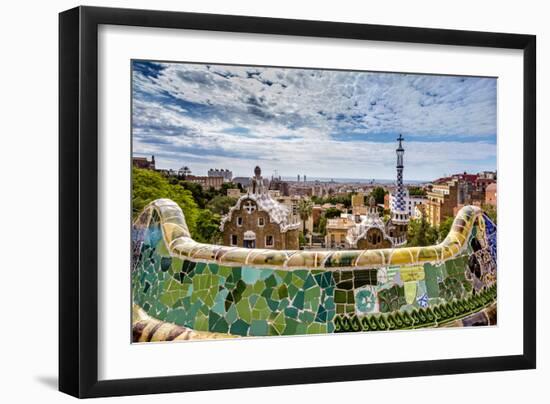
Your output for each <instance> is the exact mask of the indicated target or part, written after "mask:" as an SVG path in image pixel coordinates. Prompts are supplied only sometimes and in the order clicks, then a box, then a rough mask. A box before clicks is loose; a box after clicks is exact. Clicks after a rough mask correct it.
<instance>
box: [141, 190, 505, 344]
mask: <svg viewBox="0 0 550 404" xmlns="http://www.w3.org/2000/svg"><path fill="white" fill-rule="evenodd" d="M132 243H133V249H132V251H133V263H132V296H133V303H134V322H133V323H134V341H135V342H148V341H159V340H170V339H176V337H174V335H175V334H177V335H178V336H179V335H181V337H180V338H179V339H208V338H220V337H221V336H228V337H231V336H276V335H300V334H325V333H334V332H346V331H372V330H376V331H380V330H392V329H402V328H409V329H410V328H423V327H436V326H470V325H482V324H484V325H490V324H495V323H496V305H495V302H496V226H495V225H494V224H493V223H492V222H491V221H490V220H489V218H488V217H487V216H485V215H483V214H482V213H481V211H480V210H479V209H478V208H475V207H471V206H467V207H464V208H463V209H462V210H461V211H460V212H459V213H458V215H457V217H456V219H455V221H454V223H453V226H452V229H451V231H450V233H449V235H448V236H447V238H446V239H445V240H444V241H443V242H442V243H441V244H438V245H434V246H429V247H413V248H398V249H385V250H384V249H381V250H352V251H288V250H284V251H277V250H263V249H245V248H239V247H233V248H232V247H224V246H217V245H209V244H200V243H197V242H195V241H194V240H192V239H191V237H190V234H189V231H188V229H187V226H186V224H185V218H184V217H183V213H182V212H181V209H180V208H179V207H178V206H177V205H176V204H175V203H173V202H172V201H170V200H166V199H161V200H157V201H154V202H153V203H151V204H150V205H148V206H147V207H146V208H145V210H144V212H143V213H142V214H141V215H140V216H139V217H138V219H137V220H136V222H135V223H134V227H133V231H132ZM178 333H179V334H178ZM193 333H194V334H193ZM185 336H188V337H187V338H186V337H185Z"/></svg>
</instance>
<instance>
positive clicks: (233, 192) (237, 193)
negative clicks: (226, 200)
mask: <svg viewBox="0 0 550 404" xmlns="http://www.w3.org/2000/svg"><path fill="white" fill-rule="evenodd" d="M241 195H242V194H241V190H240V189H239V188H229V189H228V190H227V196H229V197H230V198H240V197H241Z"/></svg>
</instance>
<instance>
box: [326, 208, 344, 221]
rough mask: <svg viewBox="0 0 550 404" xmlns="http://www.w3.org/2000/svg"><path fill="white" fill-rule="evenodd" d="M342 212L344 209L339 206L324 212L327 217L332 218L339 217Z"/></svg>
mask: <svg viewBox="0 0 550 404" xmlns="http://www.w3.org/2000/svg"><path fill="white" fill-rule="evenodd" d="M341 214H342V211H341V210H340V209H337V208H328V209H327V210H325V213H324V214H323V215H324V216H325V218H326V219H332V218H334V217H339V216H340V215H341Z"/></svg>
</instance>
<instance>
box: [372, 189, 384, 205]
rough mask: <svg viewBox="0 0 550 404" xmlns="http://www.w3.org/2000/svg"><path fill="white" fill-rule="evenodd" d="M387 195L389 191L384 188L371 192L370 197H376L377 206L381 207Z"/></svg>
mask: <svg viewBox="0 0 550 404" xmlns="http://www.w3.org/2000/svg"><path fill="white" fill-rule="evenodd" d="M387 193H388V191H386V190H385V189H384V188H382V187H376V188H374V189H373V190H372V191H371V192H370V194H369V197H371V196H372V197H374V200H375V201H376V204H377V205H380V204H383V203H384V195H386V194H387Z"/></svg>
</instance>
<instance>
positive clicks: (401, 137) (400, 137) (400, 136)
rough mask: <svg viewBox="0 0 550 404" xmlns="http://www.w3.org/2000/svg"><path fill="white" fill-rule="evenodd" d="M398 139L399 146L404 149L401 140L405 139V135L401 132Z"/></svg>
mask: <svg viewBox="0 0 550 404" xmlns="http://www.w3.org/2000/svg"><path fill="white" fill-rule="evenodd" d="M397 140H398V141H399V148H400V149H402V148H403V146H402V145H401V142H402V141H403V140H405V138H404V137H403V135H402V134H401V133H400V134H399V137H398V138H397Z"/></svg>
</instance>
